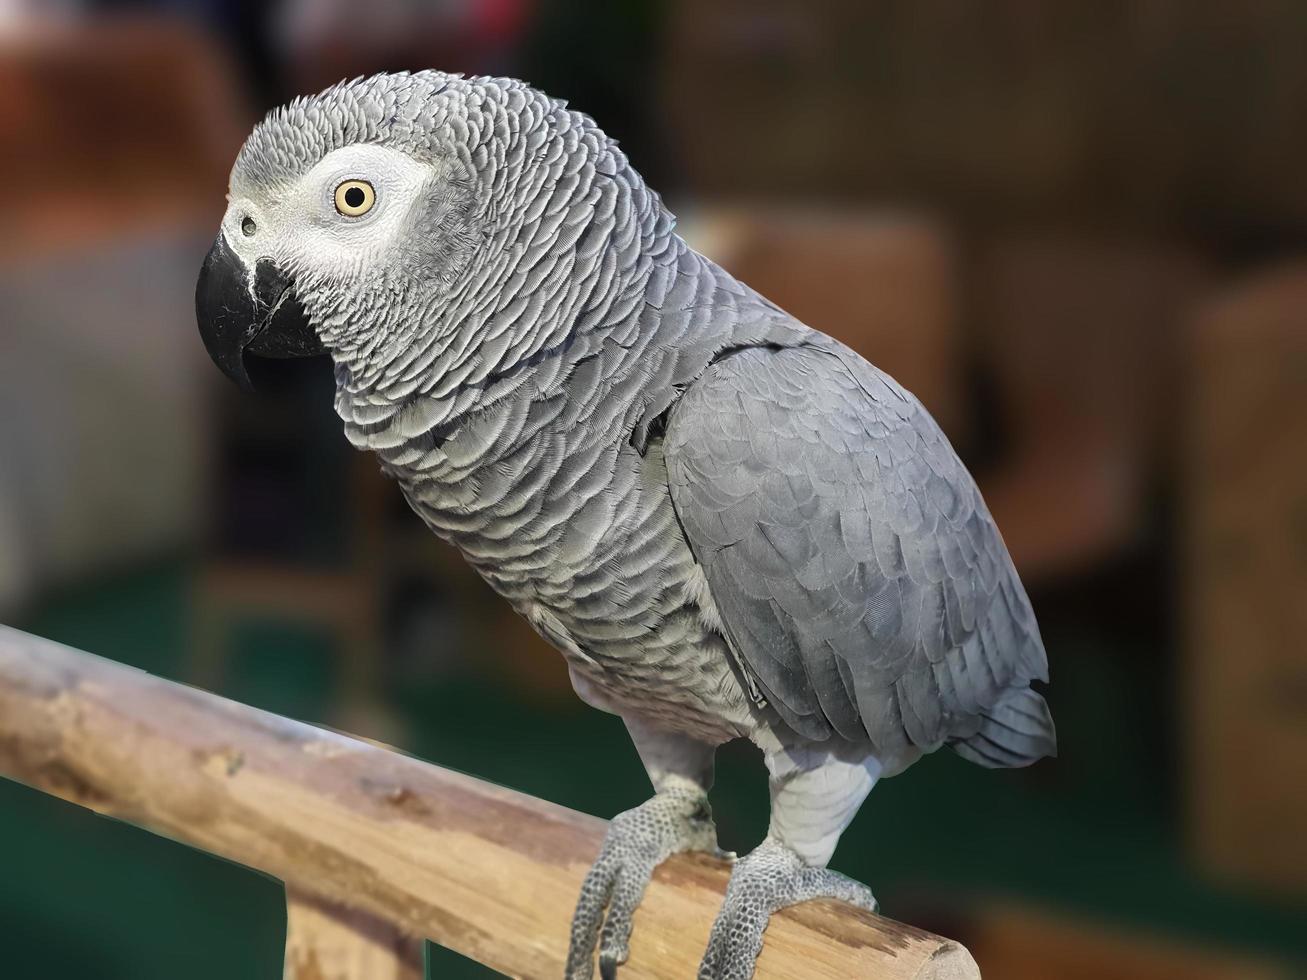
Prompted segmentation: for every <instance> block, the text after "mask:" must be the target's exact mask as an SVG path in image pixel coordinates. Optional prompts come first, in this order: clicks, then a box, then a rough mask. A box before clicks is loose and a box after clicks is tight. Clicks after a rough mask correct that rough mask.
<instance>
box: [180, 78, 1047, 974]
mask: <svg viewBox="0 0 1307 980" xmlns="http://www.w3.org/2000/svg"><path fill="white" fill-rule="evenodd" d="M196 306H197V312H198V318H199V323H200V328H201V333H202V335H203V338H204V341H205V344H206V346H207V347H208V349H209V352H210V354H211V355H212V357H213V358H214V360H215V361H216V362H217V364H218V365H219V366H220V367H221V368H222V369H223V370H224V371H225V372H226V373H227V374H228V375H230V376H231V377H233V378H234V379H236V380H238V381H246V380H247V377H246V374H245V369H244V364H243V357H244V355H245V353H246V352H251V353H254V354H259V355H265V356H294V355H306V354H313V353H320V352H323V351H325V352H327V353H329V354H330V355H331V358H332V360H333V362H334V364H335V374H336V389H337V390H336V410H337V412H338V413H339V415H340V417H341V418H342V419H343V420H344V425H345V432H346V434H347V436H348V438H349V440H350V441H351V442H352V443H353V444H354V445H355V446H357V447H359V448H361V449H369V450H372V451H373V452H375V453H376V454H377V455H378V456H380V457H381V461H382V465H383V467H384V469H385V470H386V472H387V473H389V474H390V475H391V476H393V477H394V478H395V479H396V480H397V481H398V482H399V484H400V486H401V487H402V489H403V492H404V495H405V497H406V498H407V500H408V502H409V504H411V505H412V507H413V509H414V510H415V511H416V512H417V513H418V514H419V515H420V516H421V518H422V519H423V520H424V521H425V522H426V524H427V525H428V526H429V527H430V528H431V529H432V530H433V531H434V532H435V533H436V534H438V535H440V536H441V537H443V538H445V539H447V540H449V541H451V542H452V543H453V544H454V545H456V546H457V547H458V549H459V550H460V551H461V552H462V553H463V555H464V556H465V557H466V559H467V561H468V562H470V563H471V564H472V566H473V567H474V568H475V569H476V570H477V571H478V572H479V573H480V574H481V575H482V576H484V578H485V579H486V581H488V582H489V583H490V584H491V586H493V587H494V588H495V590H496V591H498V592H499V593H500V594H501V595H502V596H503V597H504V598H505V599H507V600H508V602H509V603H510V604H511V605H512V606H513V608H514V609H516V610H517V612H519V613H520V614H521V615H523V616H525V617H526V618H527V619H528V620H529V621H530V622H531V624H532V625H533V626H534V627H535V628H536V629H537V630H538V631H539V632H540V633H541V634H542V635H543V636H544V637H545V638H546V639H547V640H548V641H549V642H550V643H551V644H552V645H554V646H555V647H557V648H558V649H559V650H560V651H561V652H562V654H563V656H564V657H565V658H566V659H567V663H568V667H569V670H570V673H571V677H572V681H573V684H574V686H575V688H576V690H577V693H578V694H579V695H580V697H581V698H582V699H584V700H585V701H586V702H588V703H589V704H591V705H594V706H596V707H598V708H601V709H603V710H606V711H611V712H614V713H616V714H618V715H620V716H621V717H622V719H623V721H624V722H625V723H626V727H627V729H628V731H629V732H630V735H631V738H632V740H633V741H634V743H635V747H636V749H637V750H638V752H639V755H640V758H641V760H642V761H643V762H644V765H645V768H646V769H647V770H648V774H649V779H650V781H651V782H652V784H653V788H654V790H655V795H654V796H653V797H652V798H651V799H650V800H648V801H647V802H645V803H643V804H641V805H640V806H638V807H636V808H635V809H633V810H628V811H627V812H625V813H622V814H619V815H618V816H617V817H616V818H615V819H614V820H613V822H612V824H611V826H610V829H609V831H608V835H607V838H606V840H605V841H604V844H603V848H602V850H601V851H600V854H599V857H598V859H597V860H596V862H595V864H594V866H593V868H592V869H591V870H590V872H589V874H588V876H587V878H586V880H585V884H584V886H583V888H582V891H581V896H580V899H579V901H578V904H577V907H576V913H575V917H574V919H573V923H572V935H571V949H570V952H569V957H568V965H567V976H568V977H569V978H582V977H589V976H590V975H591V973H592V970H593V960H594V952H595V948H596V945H598V947H599V963H600V968H601V972H602V973H603V975H604V976H605V977H610V976H612V975H614V974H615V972H616V969H617V966H618V964H620V963H622V962H623V961H624V960H625V958H626V955H627V940H628V937H629V935H630V929H631V919H632V913H633V911H634V909H635V907H636V906H637V905H638V903H639V901H640V899H641V896H642V895H643V892H644V889H645V885H646V883H647V882H648V880H649V877H650V875H651V873H652V871H653V869H654V867H655V866H656V865H657V864H658V863H659V862H660V861H662V860H663V859H664V858H666V857H667V856H668V855H670V854H674V853H676V852H678V851H684V850H692V849H703V850H715V849H716V831H715V828H714V826H713V823H712V817H711V813H710V810H709V807H708V803H707V794H708V790H709V787H710V786H711V783H712V774H713V755H714V753H715V751H716V748H717V746H719V745H721V744H722V743H724V742H726V741H729V740H731V739H736V738H748V739H750V740H752V741H753V742H755V743H756V744H757V745H758V746H759V747H760V748H761V749H762V752H763V754H764V758H765V760H766V765H767V769H768V771H769V773H770V787H771V823H770V828H769V830H768V833H767V836H766V838H765V839H764V840H763V842H762V843H761V844H759V845H758V847H757V848H756V849H755V850H754V851H753V852H752V853H750V854H748V855H747V856H745V857H743V858H741V859H739V860H737V861H736V862H735V864H734V867H733V869H732V872H731V879H730V885H729V887H728V890H727V893H726V898H725V900H724V902H723V904H722V907H721V910H720V912H719V913H718V916H717V920H716V923H715V925H714V926H713V929H712V934H711V939H710V941H709V946H708V949H707V952H706V954H705V956H704V959H703V963H702V967H701V969H700V974H699V975H700V976H701V977H704V978H712V980H728V978H731V980H733V978H747V977H749V976H751V975H752V973H753V966H754V961H755V959H756V957H757V955H758V953H759V951H760V949H761V948H762V937H763V930H764V929H765V927H766V925H767V920H768V917H769V916H770V914H771V913H772V912H773V911H775V910H776V909H779V908H782V907H784V906H786V905H790V904H793V903H795V902H800V901H803V900H805V899H809V898H814V897H819V896H829V897H835V898H840V899H844V900H846V901H849V902H853V903H856V904H858V905H861V906H863V907H866V908H872V909H874V908H875V902H874V899H873V898H872V895H871V892H870V891H869V890H868V889H867V888H866V887H865V886H863V885H861V884H859V883H857V882H854V881H851V880H850V879H848V878H845V877H843V876H841V875H839V874H837V873H835V872H833V871H830V870H828V869H827V868H826V863H827V861H828V860H829V859H830V856H831V854H832V852H833V851H834V850H835V844H836V842H837V840H838V839H839V836H840V834H841V832H842V831H843V830H844V828H845V827H846V826H848V823H849V821H850V820H851V819H852V818H853V815H854V813H855V812H856V811H857V809H858V807H859V805H860V804H861V803H862V801H863V799H864V798H865V797H866V795H867V793H868V792H869V791H870V790H871V788H872V785H873V784H874V783H875V782H876V780H877V779H878V778H881V777H883V776H890V775H894V774H896V773H898V772H901V771H902V770H903V769H905V768H906V767H907V766H909V765H911V764H912V763H913V762H915V761H916V760H917V759H918V758H919V757H920V756H921V755H922V754H924V753H926V752H931V751H934V750H935V749H937V748H939V747H940V746H941V745H949V746H950V747H951V748H952V749H953V750H954V751H955V752H957V753H958V754H960V755H962V756H963V757H965V758H967V759H970V760H971V761H973V762H976V763H978V764H980V765H983V766H1023V765H1027V764H1029V763H1031V762H1034V761H1035V760H1036V759H1039V758H1040V757H1042V756H1045V755H1051V754H1053V752H1054V750H1055V744H1056V742H1055V735H1054V728H1053V722H1052V719H1051V717H1050V715H1049V711H1048V708H1047V706H1046V704H1045V703H1044V699H1043V698H1042V697H1041V696H1040V695H1039V694H1038V693H1037V692H1036V691H1034V690H1033V689H1032V688H1031V686H1030V685H1031V682H1032V681H1033V680H1036V679H1038V680H1041V681H1042V680H1046V679H1047V662H1046V658H1045V654H1044V648H1043V644H1042V642H1041V640H1040V637H1039V630H1038V627H1037V626H1036V624H1035V618H1034V614H1033V613H1032V611H1031V607H1030V602H1029V600H1028V599H1027V598H1026V593H1025V591H1024V589H1023V588H1022V586H1021V583H1020V581H1019V580H1018V578H1017V574H1016V571H1015V570H1014V568H1013V566H1012V561H1011V559H1010V558H1009V557H1008V553H1007V550H1006V548H1005V547H1004V545H1003V542H1002V539H1001V538H1000V536H999V532H998V529H997V528H996V527H995V526H994V522H993V519H992V518H991V517H990V515H989V512H988V510H987V509H986V507H985V504H984V502H983V501H982V500H981V497H980V493H979V491H978V490H977V489H976V486H975V484H974V483H973V481H972V479H971V477H970V475H969V474H968V473H967V471H966V469H965V468H964V467H963V465H962V463H961V462H960V461H959V460H958V458H957V456H956V455H955V454H954V451H953V449H952V447H951V446H950V445H949V443H948V440H947V439H946V438H945V437H944V435H943V433H942V432H941V431H940V429H939V428H938V426H937V425H936V424H935V422H934V421H933V420H932V419H931V417H930V415H929V414H928V413H927V412H926V410H925V409H924V408H923V407H922V406H921V404H920V403H919V402H918V401H917V400H916V399H915V398H914V397H913V396H912V395H911V394H910V393H909V392H907V391H906V390H904V389H903V388H902V387H901V386H900V385H898V384H897V383H896V382H895V381H894V380H893V379H892V378H890V377H889V376H888V375H886V374H885V373H884V372H882V371H880V370H878V369H877V368H875V367H873V366H872V365H871V364H869V363H867V362H866V361H865V360H863V359H862V358H861V357H859V356H858V355H857V354H855V353H854V352H853V351H851V350H850V349H849V348H847V347H845V346H844V345H842V344H840V343H839V342H837V341H835V340H833V339H831V338H830V337H828V336H826V335H825V334H822V333H819V332H818V331H816V330H812V329H810V328H809V327H806V326H804V325H803V324H802V323H799V322H798V321H797V320H795V319H794V318H793V317H792V316H790V315H788V314H787V313H785V311H784V310H781V309H780V308H779V307H777V306H775V305H774V304H772V303H770V302H769V301H768V300H766V299H765V298H763V297H762V296H760V295H758V293H756V292H754V291H753V290H752V289H750V288H749V287H748V286H746V285H744V284H743V283H741V282H739V281H738V280H736V279H735V278H733V277H732V276H731V275H730V274H728V273H727V272H725V271H724V270H722V269H721V268H720V267H719V266H717V265H715V264H714V263H713V262H711V261H709V260H708V259H706V258H704V257H703V256H702V255H700V254H698V253H697V252H695V251H694V250H693V249H691V248H690V247H689V246H687V245H686V243H685V242H684V241H682V239H681V238H680V237H679V236H678V235H677V234H676V231H675V226H674V219H673V217H672V215H671V214H670V213H669V212H668V211H667V209H666V208H664V207H663V205H662V203H661V201H660V200H659V198H658V196H657V194H655V193H654V192H653V191H651V190H650V189H649V188H648V187H647V186H645V184H644V181H643V180H642V179H641V178H640V176H639V175H638V174H637V173H636V172H635V171H634V170H633V169H632V168H631V166H630V164H629V163H628V162H627V159H626V157H625V155H624V154H623V153H622V151H621V150H620V149H619V148H618V146H617V144H616V143H615V142H614V141H613V140H611V139H609V138H608V137H607V136H605V135H604V133H603V132H602V131H601V130H600V129H599V128H598V127H597V126H596V125H595V123H594V122H593V121H592V120H591V119H589V118H588V117H586V116H584V115H582V114H581V113H579V112H575V111H573V110H570V109H568V108H567V107H566V106H565V104H564V103H562V102H559V101H557V100H554V99H551V98H549V97H548V96H546V95H545V94H543V93H541V92H539V91H537V90H535V89H533V88H531V87H529V86H528V85H526V84H524V83H522V82H519V81H515V80H510V79H502V78H463V77H461V76H457V75H449V74H444V73H440V72H434V71H425V72H419V73H417V74H390V75H378V76H375V77H373V78H367V79H360V80H355V81H352V82H348V83H342V84H339V85H337V86H335V87H333V88H330V89H328V90H326V91H325V92H323V93H321V94H320V95H316V96H313V97H311V98H301V99H298V100H296V101H294V102H292V103H291V104H289V105H288V106H286V107H284V108H281V109H278V110H276V111H274V112H273V113H271V114H270V115H269V116H268V117H267V118H266V119H265V120H264V121H263V122H262V123H261V124H260V125H259V126H258V127H257V128H256V129H255V130H254V132H253V134H252V135H251V136H250V137H249V139H248V140H247V142H246V143H245V145H244V147H243V148H242V149H241V151H240V155H239V156H238V158H237V160H236V163H235V166H234V168H233V170H232V174H231V187H230V195H229V205H228V208H227V212H226V215H225V217H224V218H223V221H222V227H221V232H220V234H219V235H218V238H217V241H216V242H215V243H214V245H213V248H212V250H211V251H210V253H209V255H208V257H207V259H206V260H205V263H204V267H203V270H202V272H201V275H200V281H199V285H198V288H197V297H196Z"/></svg>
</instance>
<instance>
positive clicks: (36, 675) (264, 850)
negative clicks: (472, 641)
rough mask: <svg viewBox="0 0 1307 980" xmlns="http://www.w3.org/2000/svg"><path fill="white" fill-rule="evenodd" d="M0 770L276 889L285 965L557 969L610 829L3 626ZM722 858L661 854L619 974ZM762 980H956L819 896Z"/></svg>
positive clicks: (798, 918)
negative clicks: (228, 863) (460, 963)
mask: <svg viewBox="0 0 1307 980" xmlns="http://www.w3.org/2000/svg"><path fill="white" fill-rule="evenodd" d="M0 775H4V776H8V777H10V778H12V779H16V780H19V781H21V782H23V783H26V784H28V785H30V786H33V787H35V788H37V789H39V790H42V791H44V792H46V793H50V794H52V795H54V796H58V797H60V798H62V799H65V800H68V801H70V802H73V803H76V804H79V805H81V806H85V807H89V808H90V809H92V810H95V811H97V812H99V813H105V814H112V815H113V816H115V817H118V818H120V819H123V820H127V821H129V822H131V823H134V824H136V825H138V826H140V827H143V828H145V829H147V830H150V831H153V832H154V833H157V834H162V835H164V836H166V837H170V838H173V839H175V840H178V841H182V842H184V843H187V844H190V845H192V846H194V847H198V848H200V849H202V850H205V851H208V852H210V853H213V854H219V855H221V856H223V857H225V858H228V859H230V860H233V861H236V862H239V863H240V864H244V865H248V866H249V867H251V868H257V869H259V870H260V871H263V872H266V873H268V874H271V875H274V876H275V877H277V878H279V879H281V880H282V881H284V882H285V883H286V890H287V908H288V930H287V939H286V967H285V971H286V972H285V975H286V977H287V978H294V980H310V978H316V977H332V978H340V980H419V978H421V976H422V956H421V941H420V938H429V939H431V940H433V941H435V942H437V943H440V944H441V945H444V946H448V947H450V948H451V949H454V950H457V951H458V952H460V953H463V954H464V955H466V956H469V957H471V958H473V959H475V960H477V961H478V962H480V963H483V964H485V965H486V966H489V967H492V968H493V969H495V970H499V971H501V972H503V973H506V974H510V975H513V976H521V977H555V978H556V977H561V976H562V972H563V963H564V958H565V956H566V952H567V936H568V920H569V918H570V915H571V911H572V906H573V903H574V901H575V899H576V895H577V892H578V890H579V888H580V884H581V879H582V877H583V876H584V874H585V872H586V869H587V867H588V866H589V864H590V862H591V860H593V858H594V856H595V854H596V853H597V852H598V850H599V845H600V842H601V840H602V839H603V834H604V827H605V823H604V821H602V820H599V819H597V818H595V817H590V816H586V815H585V814H581V813H577V812H575V811H572V810H568V809H566V808H564V807H561V806H556V805H554V804H552V803H547V802H545V801H542V800H538V799H535V798H533V797H530V796H526V795H524V794H521V793H515V792H513V791H511V790H507V789H502V788H500V787H498V786H493V785H491V784H488V783H485V782H482V781H480V780H477V779H473V778H471V777H469V776H465V775H461V774H459V773H455V772H450V771H448V770H445V769H441V768H439V767H437V766H432V765H428V764H427V763H424V762H419V761H418V760H416V759H411V758H408V757H407V756H405V755H403V754H401V753H400V752H397V751H394V750H390V749H385V748H382V747H379V746H376V745H374V744H371V743H367V742H362V741H359V740H357V739H353V738H348V737H346V736H343V735H338V734H335V733H333V732H329V731H324V730H322V729H318V728H314V727H312V726H309V725H305V724H301V723H299V722H295V721H291V720H289V719H286V718H282V717H280V716H278V715H274V714H270V713H268V712H265V711H259V710H257V709H255V708H251V707H248V706H246V705H242V704H237V703H235V702H233V701H228V700H225V699H223V698H220V697H217V696H215V695H212V694H207V693H205V692H203V691H199V690H196V689H194V688H189V687H185V686H183V685H180V684H176V683H172V682H170V681H165V680H161V679H159V678H157V677H152V676H150V675H149V674H146V673H143V672H141V671H138V670H135V669H133V668H130V667H125V666H123V665H121V664H117V663H114V662H112V661H108V660H103V659H101V658H99V657H94V656H92V655H90V654H87V653H81V652H79V651H76V650H72V649H70V648H68V647H64V646H60V645H58V644H56V643H51V642H49V641H47V640H42V639H39V638H37V637H33V636H28V635H26V634H24V633H21V632H18V631H16V630H12V629H8V628H5V627H0ZM727 876H728V869H727V866H726V865H725V864H724V863H723V862H721V861H717V860H712V859H709V858H707V857H703V856H697V855H696V856H690V855H682V856H678V857H675V858H672V859H671V860H669V861H667V862H666V863H665V864H664V865H663V866H662V867H660V868H659V869H658V871H657V873H656V874H655V876H654V880H653V882H652V884H651V885H650V886H649V891H648V894H647V896H646V898H645V901H644V903H643V904H642V905H641V906H640V909H639V912H638V913H637V916H636V920H635V931H634V936H633V938H632V942H631V958H630V961H629V962H628V963H627V965H626V966H625V967H623V968H622V970H621V973H620V975H621V977H622V980H641V978H678V977H692V976H694V973H695V969H696V966H697V963H698V958H699V956H700V953H701V951H702V949H703V946H704V944H705V943H706V941H707V935H708V928H709V925H710V924H711V922H712V919H713V915H714V913H715V912H716V910H717V906H718V904H719V903H720V900H721V896H722V893H723V891H724V890H725V886H726V880H727ZM757 976H758V977H759V978H760V980H766V978H768V977H772V978H781V977H784V978H799V977H819V978H847V977H873V978H893V980H907V978H918V980H925V978H936V980H970V978H977V977H979V972H978V971H977V969H976V965H975V962H974V961H973V960H972V958H971V956H970V955H969V954H968V953H967V951H966V950H965V949H963V948H962V947H961V946H959V945H958V944H956V943H953V942H950V941H949V940H946V939H941V938H939V937H937V936H933V935H930V934H929V933H926V932H923V931H921V930H920V929H915V928H913V927H911V926H907V925H903V924H901V923H898V922H894V921H892V920H890V919H886V918H882V917H880V916H876V915H871V914H869V913H865V912H862V911H859V910H856V909H853V908H850V907H847V906H844V905H840V904H837V903H834V902H829V901H818V902H809V903H805V904H803V905H799V906H795V907H794V908H791V909H786V910H785V911H783V912H781V913H778V914H777V915H776V916H775V917H774V918H773V920H772V923H771V925H770V927H769V928H768V931H767V941H766V945H765V948H764V950H763V954H762V957H761V958H760V960H759V962H758V971H757Z"/></svg>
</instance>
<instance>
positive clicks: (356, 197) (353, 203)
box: [345, 187, 363, 208]
mask: <svg viewBox="0 0 1307 980" xmlns="http://www.w3.org/2000/svg"><path fill="white" fill-rule="evenodd" d="M345 203H346V204H348V205H349V206H350V207H352V208H361V207H363V188H362V187H351V188H350V189H349V190H347V191H346V192H345Z"/></svg>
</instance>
